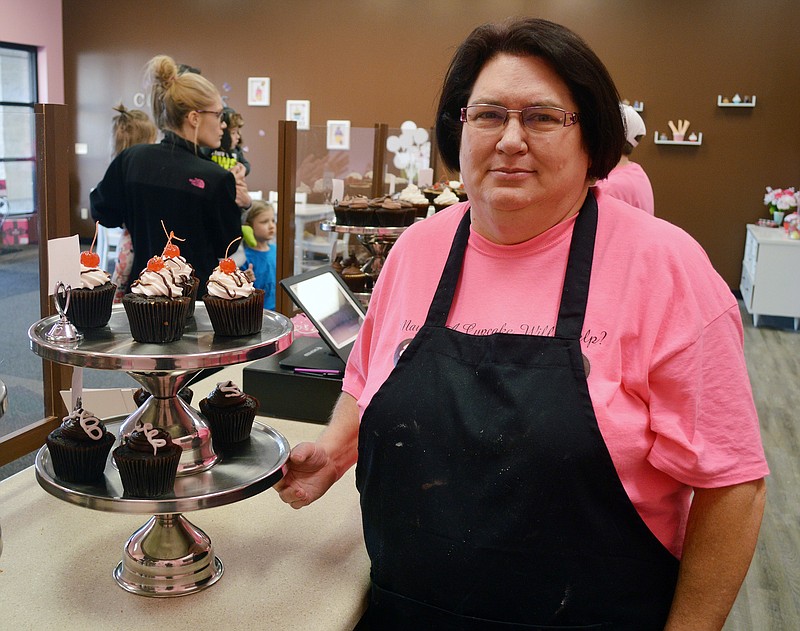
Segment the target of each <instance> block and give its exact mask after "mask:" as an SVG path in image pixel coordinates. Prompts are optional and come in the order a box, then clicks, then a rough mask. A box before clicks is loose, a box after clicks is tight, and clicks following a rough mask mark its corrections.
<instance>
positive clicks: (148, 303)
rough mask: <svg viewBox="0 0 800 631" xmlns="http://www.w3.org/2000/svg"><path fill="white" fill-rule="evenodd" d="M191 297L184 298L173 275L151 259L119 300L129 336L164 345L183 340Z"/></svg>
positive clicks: (156, 258)
mask: <svg viewBox="0 0 800 631" xmlns="http://www.w3.org/2000/svg"><path fill="white" fill-rule="evenodd" d="M190 303H191V298H189V297H188V296H185V295H184V291H183V287H181V286H180V285H179V284H178V282H177V279H176V278H175V275H174V274H173V273H172V272H171V271H170V270H168V269H167V268H166V267H165V265H164V259H163V258H161V257H160V256H154V257H153V258H151V259H150V260H149V261H148V263H147V268H146V269H145V270H143V271H142V273H141V274H140V275H139V278H138V279H137V280H135V281H134V282H133V284H132V285H131V290H130V293H127V294H125V296H123V298H122V306H123V307H124V308H125V313H126V314H127V316H128V324H129V325H130V329H131V335H132V336H133V339H134V340H136V341H137V342H142V343H146V344H166V343H168V342H174V341H176V340H179V339H181V337H183V329H184V327H185V326H186V319H187V313H188V311H189V306H190Z"/></svg>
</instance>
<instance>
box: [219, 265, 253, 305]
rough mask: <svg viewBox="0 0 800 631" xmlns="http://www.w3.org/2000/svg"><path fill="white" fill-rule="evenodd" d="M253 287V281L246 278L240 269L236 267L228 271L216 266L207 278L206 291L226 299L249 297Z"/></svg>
mask: <svg viewBox="0 0 800 631" xmlns="http://www.w3.org/2000/svg"><path fill="white" fill-rule="evenodd" d="M254 289H255V287H253V283H252V282H250V281H249V280H248V279H247V276H246V275H245V273H244V272H243V271H242V270H238V269H237V270H234V271H233V272H230V273H228V272H223V271H222V270H221V269H220V268H219V266H217V267H215V268H214V271H213V272H212V273H211V276H210V277H209V279H208V293H209V294H211V295H212V296H215V297H217V298H224V299H226V300H233V299H234V298H249V297H250V296H251V295H252V294H253V290H254Z"/></svg>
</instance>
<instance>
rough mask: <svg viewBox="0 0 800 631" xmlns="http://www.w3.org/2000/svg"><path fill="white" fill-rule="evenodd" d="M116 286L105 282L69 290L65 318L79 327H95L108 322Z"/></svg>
mask: <svg viewBox="0 0 800 631" xmlns="http://www.w3.org/2000/svg"><path fill="white" fill-rule="evenodd" d="M116 291H117V286H116V285H112V284H111V283H106V284H105V285H102V286H101V287H95V288H94V289H85V288H83V287H79V288H78V289H73V290H72V291H70V295H69V309H67V318H68V319H69V321H70V322H72V324H74V325H75V326H76V327H78V328H80V329H96V328H99V327H101V326H105V325H106V324H108V321H109V320H110V319H111V306H112V304H113V303H114V294H115V293H116Z"/></svg>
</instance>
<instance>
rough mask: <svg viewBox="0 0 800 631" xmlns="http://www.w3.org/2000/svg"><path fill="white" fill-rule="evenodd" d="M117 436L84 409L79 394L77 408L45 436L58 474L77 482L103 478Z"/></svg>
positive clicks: (66, 480)
mask: <svg viewBox="0 0 800 631" xmlns="http://www.w3.org/2000/svg"><path fill="white" fill-rule="evenodd" d="M114 440H115V438H114V435H113V434H112V433H111V432H109V431H108V430H107V429H106V428H105V425H103V423H102V421H100V419H98V418H97V417H96V416H95V415H94V414H92V413H91V412H89V411H87V410H84V409H83V407H82V404H81V399H80V398H79V399H78V400H77V403H76V405H75V409H73V410H72V412H70V413H69V415H68V416H65V417H64V419H63V420H62V422H61V425H60V426H59V427H57V428H56V429H54V430H53V431H52V432H50V434H48V436H47V439H46V443H47V449H48V450H49V451H50V458H51V460H52V463H53V471H54V472H55V474H56V477H58V478H61V479H62V480H64V481H65V482H74V483H90V482H96V481H97V480H100V479H102V477H103V471H104V470H105V467H106V459H107V458H108V453H109V452H110V451H111V447H112V446H113V445H114Z"/></svg>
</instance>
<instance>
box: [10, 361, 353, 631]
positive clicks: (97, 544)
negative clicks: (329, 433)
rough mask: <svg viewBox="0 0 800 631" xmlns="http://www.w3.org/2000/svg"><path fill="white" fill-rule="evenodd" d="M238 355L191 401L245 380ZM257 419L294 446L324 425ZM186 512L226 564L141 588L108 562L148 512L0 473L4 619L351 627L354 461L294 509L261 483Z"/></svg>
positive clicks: (26, 623) (315, 630) (29, 474)
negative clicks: (208, 580)
mask: <svg viewBox="0 0 800 631" xmlns="http://www.w3.org/2000/svg"><path fill="white" fill-rule="evenodd" d="M242 366H243V365H238V366H233V367H228V368H225V369H223V371H220V372H219V373H217V374H216V375H212V376H211V377H209V378H208V379H206V380H204V381H199V382H197V383H196V384H193V385H192V389H193V390H194V392H195V400H194V404H195V407H196V404H197V401H198V400H199V399H200V398H202V397H203V396H205V395H206V394H207V393H208V392H210V390H211V389H212V388H213V386H214V384H215V383H216V382H217V381H221V380H223V379H227V378H231V379H233V380H234V381H237V380H238V383H239V384H241V369H242ZM257 420H259V421H260V422H262V423H264V424H265V425H269V426H271V427H273V428H275V429H276V430H278V431H279V432H280V433H281V434H283V435H284V436H285V437H286V438H287V439H288V441H289V443H290V444H291V445H296V444H297V443H298V442H301V441H304V440H314V439H315V438H316V436H317V435H318V434H319V432H320V431H321V427H320V426H319V425H317V424H313V423H303V422H298V421H288V420H283V419H274V418H268V417H258V419H257ZM184 516H185V517H186V518H187V519H189V521H191V522H192V523H193V524H195V525H196V526H197V527H198V528H201V529H202V530H203V531H205V533H206V534H207V535H208V536H209V537H210V538H211V541H212V543H213V545H214V551H215V554H216V555H217V556H218V557H219V559H220V560H221V561H222V563H223V565H224V573H223V575H222V577H221V578H220V580H219V581H218V582H217V583H215V584H213V585H211V586H210V587H208V588H207V589H204V590H202V591H200V592H197V593H195V594H190V595H188V596H181V597H175V598H149V597H144V596H138V595H135V594H131V593H128V592H126V591H125V590H123V589H122V588H121V587H119V586H118V585H117V583H116V581H115V580H114V578H113V576H112V572H113V570H114V568H115V567H116V566H117V564H118V563H119V562H120V560H121V558H122V552H123V547H124V545H125V543H126V542H127V540H128V538H129V537H130V536H131V535H132V534H133V533H134V532H135V531H136V530H137V529H138V528H139V527H141V526H142V525H144V524H145V522H146V521H147V519H148V518H147V516H146V515H125V514H119V513H107V512H101V511H96V510H90V509H87V508H82V507H80V506H76V505H73V504H70V503H67V502H64V501H62V500H59V499H57V498H55V497H53V496H52V495H50V494H49V493H47V492H46V491H44V489H42V488H41V487H40V486H39V484H38V482H37V481H36V478H35V473H34V468H33V467H29V468H28V469H25V470H24V471H21V472H20V473H18V474H16V475H14V476H12V477H10V478H8V479H7V480H4V481H3V482H0V526H2V534H3V544H4V548H3V553H2V556H0V621H2V622H0V626H2V627H3V628H8V629H37V630H39V629H58V630H60V631H65V630H68V629H78V628H80V629H82V630H83V629H100V628H107V629H111V628H113V629H115V630H125V629H136V630H137V631H138V630H140V629H149V628H163V629H176V630H177V629H197V628H234V629H236V628H242V629H247V628H258V629H280V630H281V631H293V630H297V631H326V630H331V631H333V630H336V631H350V630H351V629H352V628H353V627H354V626H355V624H356V623H357V621H358V619H359V618H360V616H361V614H362V612H363V610H364V608H365V605H366V596H367V590H368V585H369V559H368V557H367V554H366V551H365V549H364V540H363V536H362V531H361V520H360V510H359V505H358V492H357V490H356V488H355V475H354V469H353V468H351V469H350V470H349V471H348V472H347V473H346V474H345V475H344V476H343V477H342V479H341V480H339V482H337V483H336V484H335V485H334V486H333V487H332V488H331V489H330V491H328V493H327V494H326V495H325V496H323V497H322V498H321V499H320V500H318V501H317V502H315V503H314V504H312V505H311V506H309V507H306V508H303V509H301V510H298V511H296V510H292V509H291V508H289V507H288V506H287V505H286V504H284V503H283V502H281V501H280V499H279V498H278V494H277V493H276V492H275V491H274V490H272V489H268V490H266V491H264V492H263V493H260V494H258V495H256V496H254V497H251V498H248V499H245V500H242V501H240V502H236V503H233V504H229V505H227V506H221V507H217V508H211V509H206V510H199V511H194V512H189V513H185V514H184Z"/></svg>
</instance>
